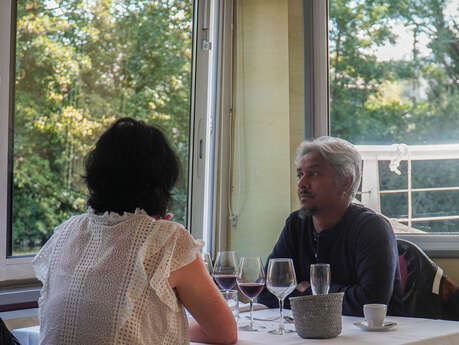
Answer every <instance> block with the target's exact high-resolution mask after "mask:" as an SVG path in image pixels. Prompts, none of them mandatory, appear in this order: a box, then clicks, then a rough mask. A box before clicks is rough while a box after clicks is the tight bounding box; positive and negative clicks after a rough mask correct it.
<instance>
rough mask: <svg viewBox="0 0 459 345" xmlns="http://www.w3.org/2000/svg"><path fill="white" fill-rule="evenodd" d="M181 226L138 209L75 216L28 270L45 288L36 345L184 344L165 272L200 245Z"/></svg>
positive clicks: (181, 317) (182, 322)
mask: <svg viewBox="0 0 459 345" xmlns="http://www.w3.org/2000/svg"><path fill="white" fill-rule="evenodd" d="M202 244H203V243H202V241H196V240H194V239H193V238H192V237H191V236H190V234H189V233H188V232H187V231H186V230H185V229H184V228H183V227H182V226H181V225H180V224H177V223H174V222H170V221H166V220H158V221H157V220H155V219H154V218H151V217H149V216H148V215H146V213H145V212H144V211H142V210H137V211H136V212H135V213H131V214H126V213H125V214H123V215H118V214H113V213H106V214H103V215H97V214H95V213H94V212H92V211H91V210H90V211H89V213H88V214H84V215H81V216H77V217H73V218H71V219H70V220H69V221H67V222H66V223H64V224H62V225H61V226H60V227H59V228H58V229H56V232H55V234H54V235H53V236H52V238H51V239H50V240H49V241H48V243H47V244H46V245H45V246H44V247H43V248H42V250H41V251H40V253H39V254H38V255H37V257H36V259H35V262H34V267H35V271H36V274H37V277H38V278H39V279H40V280H41V281H42V282H43V284H44V285H43V289H42V296H41V299H40V314H41V315H40V322H41V329H42V331H41V332H40V333H41V343H42V344H49V345H52V344H59V345H66V344H79V345H82V344H95V343H97V344H101V345H102V344H107V345H108V344H110V345H112V344H130V345H135V344H164V345H166V344H188V341H189V340H188V325H187V319H186V317H185V314H184V311H183V306H182V305H181V303H180V301H179V300H178V299H177V297H176V294H175V292H174V290H173V289H172V288H171V287H170V285H169V283H168V278H169V275H170V272H173V271H174V270H177V269H179V268H181V267H183V266H185V265H187V264H189V263H191V262H192V261H193V260H194V259H195V258H196V255H197V254H198V252H199V250H200V248H201V247H202Z"/></svg>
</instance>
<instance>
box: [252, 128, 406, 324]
mask: <svg viewBox="0 0 459 345" xmlns="http://www.w3.org/2000/svg"><path fill="white" fill-rule="evenodd" d="M296 165H297V172H298V197H299V199H300V202H301V209H300V210H297V211H295V212H293V213H291V214H290V216H289V217H288V218H287V220H286V223H285V227H284V229H283V231H282V233H281V235H280V237H279V239H278V241H277V243H276V245H275V246H274V249H273V251H272V253H271V254H270V255H269V257H268V261H269V259H271V258H292V259H293V263H294V266H295V273H296V277H297V281H298V286H297V289H296V290H295V291H294V292H293V293H292V294H291V295H290V296H289V297H292V296H300V295H308V294H311V288H310V284H309V267H310V265H311V264H313V263H328V264H330V271H331V284H330V292H344V300H343V313H344V314H348V315H358V316H361V315H362V314H363V305H364V304H367V303H383V304H387V305H388V313H389V314H392V315H394V314H399V313H400V302H399V297H400V293H401V290H400V286H401V284H400V273H399V269H398V252H397V242H396V239H395V236H394V234H393V231H392V228H391V225H390V223H389V222H388V221H387V220H386V219H385V218H384V217H382V216H381V215H378V214H376V213H375V212H373V211H372V210H370V209H368V208H366V207H364V206H362V205H359V204H356V203H353V202H352V200H353V198H354V197H355V195H356V193H357V190H358V188H359V185H360V180H361V176H362V159H361V157H360V154H359V152H358V151H357V150H356V149H355V147H354V146H353V145H352V144H351V143H349V142H347V141H345V140H342V139H339V138H334V137H320V138H318V139H315V140H313V141H304V142H302V143H301V144H300V146H299V147H298V150H297V156H296ZM258 302H260V303H263V304H266V305H268V306H270V307H278V302H277V299H276V298H275V297H274V296H273V295H272V294H271V293H270V292H269V291H268V290H267V289H265V290H264V291H263V292H262V293H261V294H260V296H259V298H258ZM286 307H289V301H288V298H286Z"/></svg>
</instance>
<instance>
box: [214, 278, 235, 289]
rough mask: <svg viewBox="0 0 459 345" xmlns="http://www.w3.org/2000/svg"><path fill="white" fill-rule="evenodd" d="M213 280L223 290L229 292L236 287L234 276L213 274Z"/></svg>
mask: <svg viewBox="0 0 459 345" xmlns="http://www.w3.org/2000/svg"><path fill="white" fill-rule="evenodd" d="M214 279H215V281H216V282H217V284H218V285H219V286H220V287H221V288H222V289H223V290H231V289H232V288H233V287H235V286H236V275H235V274H215V275H214Z"/></svg>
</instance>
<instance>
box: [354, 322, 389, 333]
mask: <svg viewBox="0 0 459 345" xmlns="http://www.w3.org/2000/svg"><path fill="white" fill-rule="evenodd" d="M354 325H355V326H357V327H359V328H360V329H363V330H364V331H370V332H385V331H388V330H390V329H392V328H394V327H395V326H397V322H393V321H384V324H383V325H382V326H381V327H368V323H367V322H366V321H361V322H354Z"/></svg>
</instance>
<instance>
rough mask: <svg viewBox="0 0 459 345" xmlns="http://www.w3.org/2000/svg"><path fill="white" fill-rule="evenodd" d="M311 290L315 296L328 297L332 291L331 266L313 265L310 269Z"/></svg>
mask: <svg viewBox="0 0 459 345" xmlns="http://www.w3.org/2000/svg"><path fill="white" fill-rule="evenodd" d="M310 277H311V290H312V294H313V295H326V294H328V290H329V289H330V265H329V264H312V265H311V267H310Z"/></svg>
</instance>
